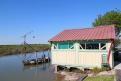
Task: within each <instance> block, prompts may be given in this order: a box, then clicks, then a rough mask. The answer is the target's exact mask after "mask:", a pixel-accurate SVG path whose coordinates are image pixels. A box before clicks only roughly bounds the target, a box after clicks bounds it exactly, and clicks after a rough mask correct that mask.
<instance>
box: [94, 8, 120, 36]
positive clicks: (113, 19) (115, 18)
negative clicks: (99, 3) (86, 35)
mask: <svg viewBox="0 0 121 81" xmlns="http://www.w3.org/2000/svg"><path fill="white" fill-rule="evenodd" d="M92 24H93V26H94V27H96V26H99V25H112V24H113V25H115V27H116V33H117V34H119V33H120V31H121V11H120V10H117V9H116V10H111V11H108V12H106V13H105V14H103V15H99V16H98V17H97V18H96V19H95V21H94V22H93V23H92Z"/></svg>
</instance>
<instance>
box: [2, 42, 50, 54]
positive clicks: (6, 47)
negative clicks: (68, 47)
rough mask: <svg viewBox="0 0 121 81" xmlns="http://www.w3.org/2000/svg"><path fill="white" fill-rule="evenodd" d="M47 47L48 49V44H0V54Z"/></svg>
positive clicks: (18, 52) (24, 51)
mask: <svg viewBox="0 0 121 81" xmlns="http://www.w3.org/2000/svg"><path fill="white" fill-rule="evenodd" d="M49 49H50V45H49V44H30V45H29V46H28V45H0V56H6V55H15V54H22V53H32V52H39V51H47V50H49Z"/></svg>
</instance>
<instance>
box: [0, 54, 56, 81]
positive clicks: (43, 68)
mask: <svg viewBox="0 0 121 81" xmlns="http://www.w3.org/2000/svg"><path fill="white" fill-rule="evenodd" d="M39 54H41V53H38V56H41V55H39ZM28 56H29V54H28ZM33 57H34V55H33ZM22 60H23V56H22V55H11V56H4V57H0V81H53V79H54V77H55V75H54V73H53V72H52V69H51V68H52V66H51V64H50V63H46V64H41V65H33V66H24V65H23V63H22Z"/></svg>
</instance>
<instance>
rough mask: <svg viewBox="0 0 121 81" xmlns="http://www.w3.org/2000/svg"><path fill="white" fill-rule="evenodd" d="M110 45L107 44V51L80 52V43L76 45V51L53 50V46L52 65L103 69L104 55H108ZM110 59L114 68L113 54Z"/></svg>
mask: <svg viewBox="0 0 121 81" xmlns="http://www.w3.org/2000/svg"><path fill="white" fill-rule="evenodd" d="M110 44H111V43H106V47H107V50H80V49H79V43H75V44H74V48H75V49H53V45H52V48H51V54H52V64H57V65H66V66H70V67H88V68H91V67H100V68H101V63H102V54H108V50H109V47H110ZM111 53H112V52H111ZM110 57H111V59H110V64H111V65H110V66H111V67H113V66H112V65H113V64H112V63H113V62H112V54H111V55H110Z"/></svg>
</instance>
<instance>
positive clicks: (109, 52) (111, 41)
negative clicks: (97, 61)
mask: <svg viewBox="0 0 121 81" xmlns="http://www.w3.org/2000/svg"><path fill="white" fill-rule="evenodd" d="M110 43H111V44H110V47H109V51H108V64H109V65H110V54H111V49H112V45H113V40H110Z"/></svg>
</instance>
